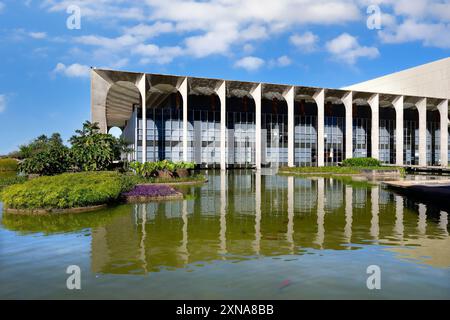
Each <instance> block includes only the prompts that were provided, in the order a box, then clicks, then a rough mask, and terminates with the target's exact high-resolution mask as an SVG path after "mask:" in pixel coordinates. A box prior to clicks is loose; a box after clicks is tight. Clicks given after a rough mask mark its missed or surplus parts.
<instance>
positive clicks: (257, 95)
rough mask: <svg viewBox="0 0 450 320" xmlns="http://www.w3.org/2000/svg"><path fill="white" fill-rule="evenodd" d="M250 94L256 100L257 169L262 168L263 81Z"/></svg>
mask: <svg viewBox="0 0 450 320" xmlns="http://www.w3.org/2000/svg"><path fill="white" fill-rule="evenodd" d="M250 94H251V95H252V97H253V100H254V101H255V165H256V170H261V99H262V85H261V83H259V84H258V85H257V86H256V87H255V88H254V89H253V90H251V92H250Z"/></svg>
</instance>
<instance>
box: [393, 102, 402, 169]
mask: <svg viewBox="0 0 450 320" xmlns="http://www.w3.org/2000/svg"><path fill="white" fill-rule="evenodd" d="M393 105H394V108H395V146H396V150H395V163H396V165H398V166H402V165H403V96H400V97H397V98H395V100H394V102H393Z"/></svg>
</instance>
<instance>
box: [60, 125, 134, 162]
mask: <svg viewBox="0 0 450 320" xmlns="http://www.w3.org/2000/svg"><path fill="white" fill-rule="evenodd" d="M99 131H100V128H99V126H98V124H97V123H91V122H89V121H86V122H85V123H83V129H82V130H76V133H77V134H76V135H74V136H72V137H71V138H70V140H69V142H70V143H71V144H72V148H71V157H72V161H73V164H74V165H75V167H76V169H78V170H81V171H102V170H107V169H109V168H110V167H111V164H112V163H113V161H115V160H120V157H121V154H122V152H124V151H126V149H127V148H126V144H125V142H124V141H123V140H120V139H117V138H115V137H114V136H112V135H110V134H106V133H100V132H99Z"/></svg>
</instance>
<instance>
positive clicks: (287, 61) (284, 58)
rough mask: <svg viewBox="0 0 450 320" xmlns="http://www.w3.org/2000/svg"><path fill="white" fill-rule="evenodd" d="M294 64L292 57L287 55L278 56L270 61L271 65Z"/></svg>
mask: <svg viewBox="0 0 450 320" xmlns="http://www.w3.org/2000/svg"><path fill="white" fill-rule="evenodd" d="M291 64H292V60H291V58H289V57H288V56H286V55H283V56H281V57H278V58H277V59H272V60H270V61H269V66H270V67H287V66H289V65H291Z"/></svg>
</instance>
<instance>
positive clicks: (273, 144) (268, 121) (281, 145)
mask: <svg viewBox="0 0 450 320" xmlns="http://www.w3.org/2000/svg"><path fill="white" fill-rule="evenodd" d="M287 126H288V122H287V114H273V113H263V114H262V115H261V128H262V133H261V134H262V137H263V139H262V149H263V150H265V153H264V154H263V159H262V163H263V164H264V165H269V166H275V167H278V166H279V165H282V166H284V165H287V163H288V142H287V139H288V130H287ZM264 138H265V139H264Z"/></svg>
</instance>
